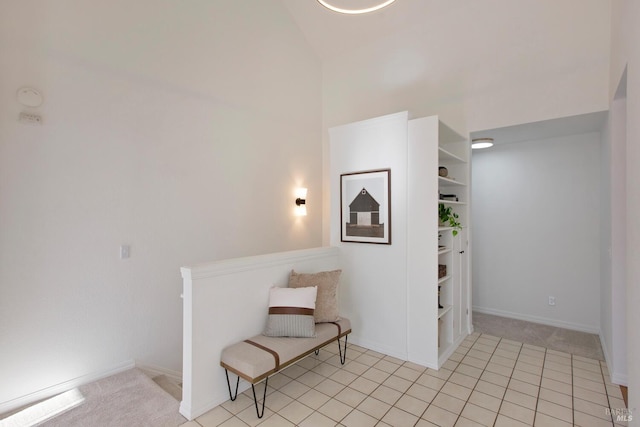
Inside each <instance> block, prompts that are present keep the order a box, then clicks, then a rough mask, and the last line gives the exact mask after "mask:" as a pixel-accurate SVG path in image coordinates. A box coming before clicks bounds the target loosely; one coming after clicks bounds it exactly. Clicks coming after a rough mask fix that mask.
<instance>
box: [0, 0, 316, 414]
mask: <svg viewBox="0 0 640 427" xmlns="http://www.w3.org/2000/svg"><path fill="white" fill-rule="evenodd" d="M0 51H1V52H2V55H0V69H1V70H2V72H1V73H2V79H0V95H1V97H0V348H2V351H0V377H2V385H1V386H0V405H4V404H5V403H6V402H8V401H12V399H15V398H17V397H19V396H24V395H25V394H27V393H32V392H34V391H37V390H41V389H44V388H45V387H50V386H52V385H56V384H60V383H63V382H65V381H68V380H70V379H75V378H78V377H80V378H85V377H84V376H85V375H92V374H95V373H100V372H105V371H107V370H109V369H112V368H119V367H122V366H126V365H128V364H130V363H131V361H132V360H134V359H135V360H137V361H139V362H141V363H144V364H148V365H154V366H159V367H162V368H164V369H168V370H173V371H179V370H180V369H181V349H182V347H181V346H182V336H181V328H182V302H181V300H180V298H179V295H180V292H181V281H180V272H179V267H180V266H182V265H185V264H191V263H195V262H199V261H204V260H212V259H222V258H229V257H234V256H240V255H243V256H244V255H252V254H260V253H266V252H273V251H282V250H290V249H298V248H306V247H315V246H318V245H319V244H320V242H321V220H320V218H321V193H322V182H321V164H320V162H319V161H318V158H319V157H320V156H321V153H322V149H321V133H320V129H321V69H320V63H319V61H318V59H317V58H316V57H315V55H314V54H313V53H312V52H311V51H310V49H309V47H308V46H307V44H306V42H305V41H304V38H303V37H302V35H301V33H300V32H299V30H298V28H297V26H296V25H295V24H294V23H293V22H292V21H291V19H290V17H289V15H288V13H287V12H286V10H284V9H283V8H282V7H281V5H280V4H279V3H277V2H256V1H250V0H241V1H238V0H215V1H211V0H208V1H200V0H196V1H189V2H188V3H185V2H157V1H151V0H142V1H136V2H133V3H132V2H129V1H123V0H116V1H109V2H89V3H88V2H85V1H80V0H61V1H56V2H40V1H34V0H27V1H18V0H15V1H14V0H10V1H3V2H1V3H0ZM25 85H32V86H34V87H36V88H37V89H39V90H41V91H42V93H43V94H44V99H45V101H44V104H43V105H42V107H40V108H37V109H31V110H30V109H27V108H21V106H20V105H19V104H18V103H17V102H16V96H15V94H16V91H17V89H18V88H20V87H22V86H25ZM22 110H29V111H33V112H37V113H39V114H41V115H42V116H43V125H42V126H35V127H30V126H24V125H21V124H19V123H18V122H17V117H18V113H19V112H20V111H22ZM299 185H303V186H305V187H308V188H309V193H308V200H309V202H308V212H309V215H308V216H307V217H305V218H302V219H298V218H294V217H293V207H294V203H293V200H294V198H295V196H294V190H295V188H296V187H297V186H299ZM121 244H130V245H131V258H130V259H127V260H120V259H119V258H118V255H119V252H118V249H119V245H121ZM13 402H14V403H16V401H13ZM10 405H11V404H9V406H10ZM2 407H3V408H5V409H6V407H7V406H6V405H5V406H2ZM0 412H2V411H0Z"/></svg>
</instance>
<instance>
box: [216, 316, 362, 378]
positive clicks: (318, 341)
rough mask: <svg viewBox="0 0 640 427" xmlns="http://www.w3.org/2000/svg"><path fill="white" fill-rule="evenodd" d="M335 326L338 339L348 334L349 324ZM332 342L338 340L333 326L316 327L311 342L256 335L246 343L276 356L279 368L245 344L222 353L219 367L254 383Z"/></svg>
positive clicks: (268, 356)
mask: <svg viewBox="0 0 640 427" xmlns="http://www.w3.org/2000/svg"><path fill="white" fill-rule="evenodd" d="M336 323H337V324H338V325H340V336H344V335H346V334H348V333H350V332H351V322H350V321H349V319H345V318H342V319H341V320H339V321H338V322H336ZM336 338H338V326H337V325H336V324H334V323H318V324H316V337H315V338H288V337H267V336H264V335H256V336H255V337H252V338H250V339H249V341H253V342H254V343H256V344H258V345H260V346H264V347H266V348H268V349H270V350H271V351H274V352H276V353H277V354H278V357H279V361H280V366H278V367H277V366H276V359H275V357H274V356H273V354H271V353H269V352H268V351H265V350H263V349H261V348H259V347H258V346H256V345H254V344H249V343H247V342H245V341H242V342H239V343H236V344H234V345H232V346H229V347H227V348H225V349H224V350H222V356H221V357H220V365H222V366H223V367H224V368H226V369H229V370H230V371H231V372H233V373H235V374H236V375H239V376H240V377H242V378H244V379H245V380H247V381H249V382H251V383H256V382H258V381H261V380H262V379H264V378H265V377H267V376H269V375H271V374H273V373H275V372H277V371H278V370H280V369H282V368H284V367H286V366H288V365H290V364H291V363H294V362H296V361H297V360H299V359H301V358H302V357H304V356H306V355H308V354H310V353H311V352H313V351H314V350H315V349H317V348H320V347H323V346H325V345H326V344H328V343H330V342H332V341H334V340H335V339H336Z"/></svg>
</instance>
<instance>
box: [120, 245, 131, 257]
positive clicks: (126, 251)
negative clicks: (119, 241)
mask: <svg viewBox="0 0 640 427" xmlns="http://www.w3.org/2000/svg"><path fill="white" fill-rule="evenodd" d="M130 254H131V246H129V245H122V246H120V259H126V258H129V256H130Z"/></svg>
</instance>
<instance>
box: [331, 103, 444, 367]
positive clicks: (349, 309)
mask: <svg viewBox="0 0 640 427" xmlns="http://www.w3.org/2000/svg"><path fill="white" fill-rule="evenodd" d="M407 117H408V114H407V112H402V113H396V114H390V115H387V116H384V117H378V118H375V119H369V120H365V121H362V122H357V123H351V124H348V125H344V126H340V127H336V128H333V129H331V130H330V133H331V162H330V167H331V187H330V188H331V210H330V211H331V246H338V247H340V249H341V250H340V254H341V256H340V263H341V268H342V283H343V284H344V286H341V288H340V301H341V306H342V307H344V315H345V316H346V317H348V318H349V319H350V320H351V324H352V328H353V334H352V335H353V339H351V338H350V341H353V342H354V343H356V344H359V345H362V346H364V347H366V348H370V349H373V350H376V351H379V352H382V353H385V354H389V355H392V356H395V357H398V358H401V359H403V360H406V359H407V263H406V259H407V212H406V209H407V132H408V128H407V126H408V124H407V123H408V122H407ZM386 168H390V169H391V177H390V184H391V245H383V244H371V243H352V242H341V241H340V236H341V231H340V175H341V174H343V173H350V172H358V171H366V170H374V169H386ZM434 246H435V245H434Z"/></svg>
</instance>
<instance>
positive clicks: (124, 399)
mask: <svg viewBox="0 0 640 427" xmlns="http://www.w3.org/2000/svg"><path fill="white" fill-rule="evenodd" d="M78 390H79V392H80V393H81V394H82V396H83V397H84V402H83V403H82V404H80V405H79V406H76V407H75V408H73V409H70V410H69V411H67V412H65V413H63V414H61V415H58V416H57V417H55V418H53V419H51V420H49V421H46V422H44V423H43V424H39V425H41V426H46V427H89V426H90V427H103V426H104V427H129V426H131V427H134V426H135V427H142V426H149V427H151V426H153V427H165V426H166V427H169V426H172V427H173V426H179V425H181V424H183V423H185V422H186V421H187V420H186V419H185V418H184V417H182V415H180V414H179V412H178V406H179V403H178V401H177V400H176V399H174V398H173V397H172V396H171V395H170V394H169V393H167V392H165V391H164V390H162V389H161V388H160V387H159V386H158V385H157V384H156V383H155V382H154V381H153V380H152V379H150V378H149V377H147V376H146V375H145V374H144V373H142V372H141V371H140V370H138V369H131V370H128V371H125V372H122V373H120V374H117V375H113V376H111V377H108V378H104V379H102V380H99V381H96V382H93V383H90V384H87V385H84V386H81V387H79V388H78ZM4 421H9V420H4ZM8 425H11V424H8ZM16 425H20V424H16Z"/></svg>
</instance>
